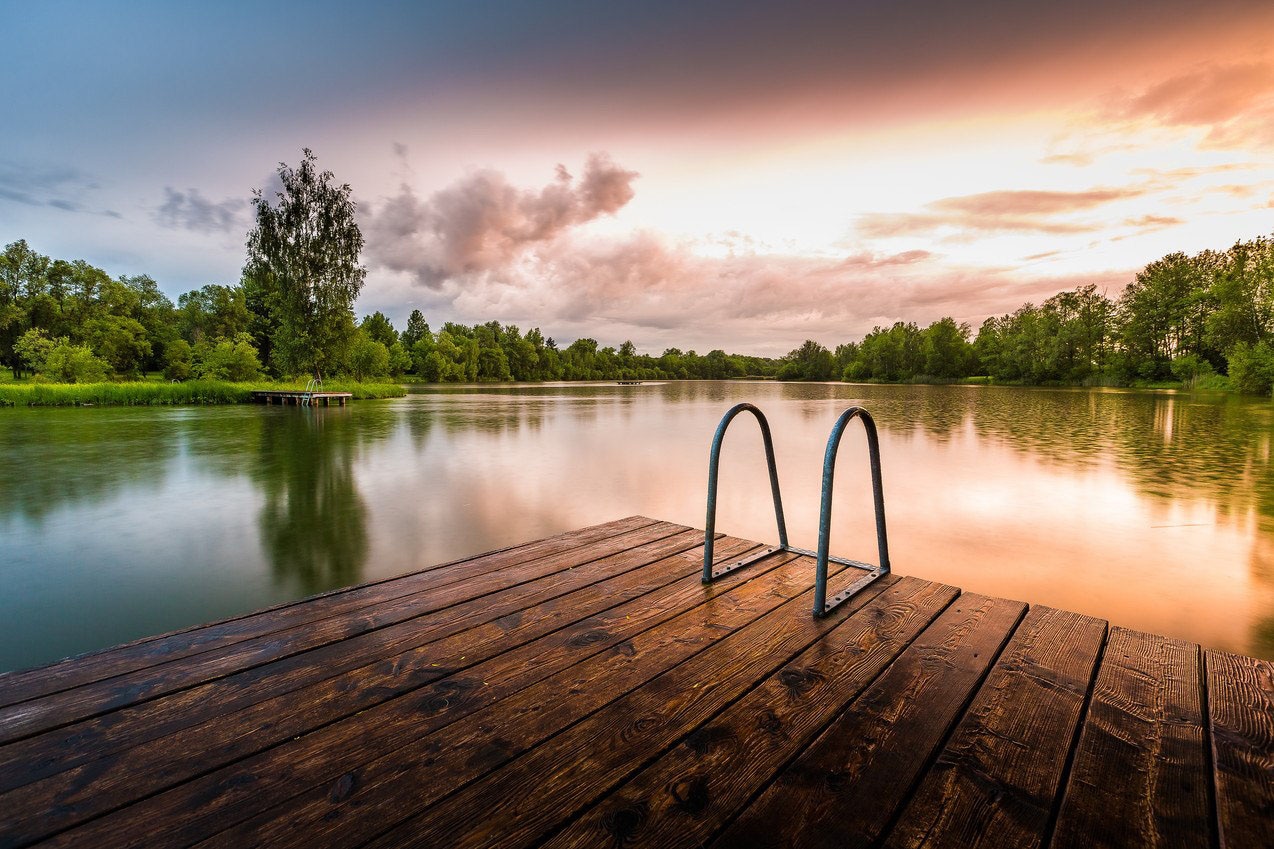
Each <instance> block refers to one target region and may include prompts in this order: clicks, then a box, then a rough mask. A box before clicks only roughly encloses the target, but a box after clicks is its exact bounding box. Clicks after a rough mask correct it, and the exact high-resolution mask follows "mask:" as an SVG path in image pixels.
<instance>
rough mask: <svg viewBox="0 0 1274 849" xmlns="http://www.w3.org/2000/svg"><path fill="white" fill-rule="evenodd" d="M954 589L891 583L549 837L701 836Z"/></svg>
mask: <svg viewBox="0 0 1274 849" xmlns="http://www.w3.org/2000/svg"><path fill="white" fill-rule="evenodd" d="M956 595H957V591H956V590H955V589H954V588H953V587H947V586H943V585H942V584H931V583H926V582H922V581H916V580H914V579H906V580H902V581H899V582H898V583H897V584H894V585H893V586H892V587H890V588H889V589H888V590H886V591H885V592H883V593H881V594H880V595H879V596H878V597H877V598H876V600H875V601H874V602H873V603H872V604H871V605H870V607H868V608H866V609H864V610H863V611H862V612H861V614H860V615H859V616H854V617H850V618H849V619H846V620H845V621H844V622H843V623H841V625H840V626H839V627H838V628H835V629H834V630H832V631H831V632H830V633H828V634H826V635H825V636H823V637H822V639H820V640H819V641H818V642H817V643H815V644H814V645H813V646H811V647H810V648H808V649H806V650H805V651H804V652H802V653H801V654H800V655H799V656H797V657H796V658H795V659H793V660H792V661H790V662H789V663H787V664H786V665H784V666H783V668H782V669H780V670H778V671H777V672H775V673H773V674H772V675H770V676H769V677H768V678H766V679H765V680H764V681H762V682H761V683H760V684H759V685H758V686H757V687H756V688H755V689H753V690H752V691H751V692H749V693H748V694H747V695H745V696H744V697H743V698H741V699H739V700H738V701H737V702H735V703H734V704H732V705H731V706H730V707H728V708H727V709H726V710H724V711H723V712H722V713H721V714H719V715H718V716H717V717H715V718H714V719H713V720H712V721H711V722H709V723H707V724H706V725H703V726H700V727H699V728H698V729H696V730H694V731H693V732H691V733H690V735H689V736H687V737H686V738H684V739H683V740H682V741H681V742H680V744H679V745H677V746H675V747H673V748H672V749H671V750H670V751H668V752H667V753H666V754H665V755H664V756H663V757H661V758H660V759H659V760H658V761H656V762H655V763H653V764H652V765H651V766H649V767H647V768H645V769H643V770H642V771H641V772H639V773H637V774H636V775H635V776H633V777H632V778H631V779H629V780H628V781H627V782H626V783H625V784H623V785H622V786H621V787H619V788H618V789H617V790H615V791H614V792H613V793H611V794H610V795H609V796H608V797H607V798H606V799H604V800H603V801H602V802H601V803H599V804H596V805H594V806H593V807H592V808H590V809H589V810H588V811H587V812H586V813H584V814H583V815H582V816H581V817H579V818H578V819H576V820H574V821H573V822H572V823H571V824H570V825H569V826H568V827H567V828H566V829H565V830H564V831H562V832H560V833H558V834H557V835H556V836H555V837H554V838H553V839H551V840H549V841H548V842H547V843H546V844H544V845H545V846H547V847H554V849H566V847H578V848H579V849H583V847H593V846H601V845H614V844H619V845H623V846H624V847H640V846H650V847H657V848H658V849H663V847H682V846H684V847H692V846H701V845H703V843H704V842H705V841H706V840H707V839H708V838H709V837H711V836H712V835H713V834H714V833H715V832H717V831H718V830H719V829H720V828H721V827H722V826H723V825H725V824H726V823H727V822H728V821H729V819H730V818H731V817H733V816H734V814H735V813H736V812H737V811H738V810H739V809H740V808H742V807H743V806H744V805H745V804H747V801H748V800H749V799H750V798H751V797H752V796H753V795H755V794H756V793H757V792H758V791H759V790H761V789H762V788H763V787H764V786H765V785H766V784H768V783H769V781H770V780H771V778H772V777H773V776H774V774H775V773H776V772H777V771H778V770H779V769H780V768H781V767H782V766H783V764H784V763H786V762H787V761H788V760H790V759H791V758H792V757H794V756H795V755H796V754H797V753H799V752H800V751H801V749H803V748H804V747H805V745H806V744H807V743H808V742H809V740H810V739H811V738H812V737H813V736H814V735H815V734H816V733H817V732H818V731H819V729H820V728H822V727H823V725H824V724H826V723H827V722H828V721H830V720H831V718H832V717H833V716H835V715H836V714H837V713H838V712H839V711H840V710H841V709H842V708H844V706H845V705H846V704H847V703H848V702H850V701H852V700H853V699H854V698H855V697H856V696H858V694H859V693H860V692H862V690H863V689H864V688H865V687H866V686H867V685H868V684H870V683H871V682H872V680H873V679H874V678H875V677H876V676H877V675H878V674H879V673H880V672H881V670H883V669H884V668H885V667H886V666H888V665H889V663H890V661H892V660H893V659H894V658H895V657H896V656H897V655H898V654H899V653H900V652H901V651H902V650H903V649H904V648H905V647H906V646H907V644H908V643H910V642H911V641H912V640H913V639H914V638H915V637H916V635H917V634H919V633H920V632H921V631H923V630H924V628H925V627H926V626H927V625H928V624H929V623H930V622H932V621H933V619H934V618H935V617H937V616H938V614H939V613H941V612H942V610H943V609H944V608H946V606H947V605H948V604H950V603H951V602H952V601H953V600H954V599H955V597H956ZM783 819H784V822H785V824H786V825H787V827H788V828H789V829H790V827H791V825H792V822H793V819H791V818H790V817H786V816H785V817H784V818H783ZM795 821H796V822H802V820H800V819H797V820H795Z"/></svg>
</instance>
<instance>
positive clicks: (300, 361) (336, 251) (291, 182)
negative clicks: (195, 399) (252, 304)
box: [244, 148, 367, 378]
mask: <svg viewBox="0 0 1274 849" xmlns="http://www.w3.org/2000/svg"><path fill="white" fill-rule="evenodd" d="M315 162H316V160H315V157H314V154H313V153H312V152H310V150H309V149H308V148H306V149H305V151H304V155H303V157H302V159H301V164H300V166H299V167H297V168H296V169H292V168H290V167H288V166H287V164H285V163H279V169H278V175H279V180H280V182H281V183H282V187H283V188H282V190H281V191H280V192H278V195H277V201H278V203H277V205H271V204H270V202H269V201H268V200H266V198H265V197H263V196H262V194H261V192H260V191H257V192H255V196H254V197H253V200H252V203H253V206H254V207H255V208H256V227H254V228H253V230H252V231H251V232H250V233H249V234H248V262H247V266H246V268H245V269H244V271H245V274H246V275H248V276H250V277H253V278H254V279H255V280H257V282H258V283H261V284H266V285H270V286H272V287H273V288H274V292H275V294H276V301H275V310H276V311H277V314H278V320H279V327H278V330H277V331H276V334H275V338H274V340H273V343H274V348H275V357H276V359H278V361H279V362H280V364H281V365H282V366H283V368H284V369H285V370H287V371H308V372H312V373H313V374H314V376H315V377H318V378H321V377H322V376H323V371H324V369H327V368H330V367H331V366H332V365H334V364H335V363H338V362H339V361H340V359H341V355H342V353H343V352H344V349H345V347H346V345H348V343H349V341H350V340H351V338H352V337H353V333H354V310H353V305H354V300H355V299H356V298H357V297H358V293H359V291H360V290H361V289H362V287H363V279H364V278H365V277H366V274H367V270H366V269H365V268H363V267H362V266H361V265H359V264H358V255H359V252H360V251H362V248H363V235H362V233H361V232H360V231H359V229H358V224H357V223H356V222H355V220H354V202H353V201H352V200H351V199H350V192H351V190H350V187H349V184H343V185H340V186H337V185H335V184H334V183H333V179H334V178H333V175H332V172H330V171H323V172H321V173H320V172H319V171H318V169H317V168H316V166H315Z"/></svg>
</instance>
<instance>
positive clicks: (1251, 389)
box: [1230, 342, 1274, 395]
mask: <svg viewBox="0 0 1274 849" xmlns="http://www.w3.org/2000/svg"><path fill="white" fill-rule="evenodd" d="M1230 385H1231V386H1233V387H1234V388H1235V389H1237V390H1238V391H1240V392H1243V393H1245V394H1248V395H1269V394H1270V392H1271V389H1274V346H1272V345H1270V344H1269V343H1268V342H1257V343H1256V344H1255V345H1249V344H1248V343H1246V342H1237V343H1235V345H1234V347H1233V348H1231V349H1230Z"/></svg>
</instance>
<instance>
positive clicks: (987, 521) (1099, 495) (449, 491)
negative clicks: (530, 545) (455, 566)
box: [0, 382, 1274, 669]
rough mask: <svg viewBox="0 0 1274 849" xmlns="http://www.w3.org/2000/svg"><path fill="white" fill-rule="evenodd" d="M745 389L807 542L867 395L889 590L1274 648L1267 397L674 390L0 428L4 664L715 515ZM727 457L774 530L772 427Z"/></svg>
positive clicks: (844, 547) (848, 488)
mask: <svg viewBox="0 0 1274 849" xmlns="http://www.w3.org/2000/svg"><path fill="white" fill-rule="evenodd" d="M745 400H746V401H752V402H754V403H757V404H758V405H759V406H761V408H762V409H763V410H764V411H765V412H766V414H767V416H768V417H769V419H770V423H771V425H772V427H773V429H774V436H775V448H776V452H777V456H778V464H779V473H780V480H781V481H782V484H783V493H784V500H785V505H786V507H787V514H788V527H789V531H790V533H791V535H792V539H793V542H794V543H795V544H797V545H802V546H805V547H813V544H814V541H815V538H816V534H817V512H818V510H817V502H818V493H819V483H820V473H821V463H822V454H823V446H824V444H825V442H826V438H827V433H828V430H829V429H830V427H831V424H832V422H833V421H834V420H835V417H836V415H837V414H838V413H839V412H840V411H841V410H842V409H844V408H845V407H846V406H849V405H851V404H862V405H864V406H866V407H867V408H868V409H869V410H871V411H872V414H873V416H874V417H875V419H876V421H877V423H878V425H879V427H880V431H881V439H882V453H883V459H884V476H885V494H886V503H887V508H888V514H889V525H890V532H891V537H890V544H891V551H892V553H893V556H894V564H895V568H896V569H897V570H898V571H900V572H903V573H906V574H915V575H918V576H921V577H925V578H929V579H933V580H941V581H946V582H948V583H952V584H956V585H958V586H962V587H965V588H966V589H968V590H971V591H977V592H985V593H990V594H996V595H1003V596H1009V597H1015V598H1022V599H1026V600H1029V601H1033V602H1040V603H1047V604H1053V605H1056V606H1061V607H1067V608H1070V609H1075V610H1081V611H1084V612H1088V613H1092V614H1094V615H1098V616H1102V617H1104V618H1108V619H1110V620H1111V621H1112V622H1115V623H1117V624H1123V625H1127V626H1130V627H1135V628H1140V629H1143V630H1149V631H1154V632H1158V633H1166V634H1170V635H1173V636H1177V637H1182V638H1185V639H1191V640H1194V641H1197V642H1201V643H1203V644H1205V645H1209V646H1213V647H1218V648H1224V649H1228V650H1233V651H1240V652H1244V653H1249V654H1256V655H1258V656H1264V657H1274V475H1271V450H1270V448H1271V446H1270V443H1271V434H1272V433H1274V405H1271V404H1270V403H1269V402H1262V401H1254V400H1251V399H1243V398H1235V397H1230V396H1216V395H1205V394H1189V393H1172V392H1126V391H1106V390H1091V391H1088V390H1039V389H1013V388H1000V387H961V386H951V387H924V386H901V387H900V386H856V385H846V384H777V383H772V382H756V383H707V382H703V383H697V382H685V383H681V382H667V383H647V384H643V385H640V386H622V387H621V386H616V385H614V384H597V385H580V384H570V385H553V384H546V385H535V386H486V387H479V386H462V387H441V388H439V387H428V388H416V389H414V390H413V392H412V394H410V395H409V396H408V397H407V398H404V399H400V400H396V401H390V402H366V403H358V404H354V405H351V406H350V407H347V408H344V409H341V408H333V409H316V410H298V409H295V408H261V407H243V408H227V407H213V408H186V409H177V410H165V409H138V408H134V409H118V410H117V409H97V410H0V551H3V552H4V556H3V557H0V586H3V590H4V591H3V592H0V669H4V668H14V667H17V666H24V665H30V664H33V663H39V662H45V661H48V660H51V659H53V658H55V657H58V656H61V655H64V654H68V653H72V652H78V651H84V650H88V649H92V648H97V647H101V646H104V645H109V644H113V643H116V642H120V641H123V640H126V639H130V638H134V637H138V636H142V635H145V634H148V633H156V632H159V631H164V630H170V629H172V628H178V627H183V626H187V625H190V624H195V623H198V622H204V621H209V620H213V619H218V618H223V617H225V616H230V615H234V614H237V613H242V612H245V611H249V610H253V609H257V608H260V607H263V606H266V605H268V604H273V603H277V602H280V601H284V600H287V599H291V598H297V597H301V596H304V595H307V594H311V593H314V592H319V591H322V590H327V589H331V588H335V587H339V586H344V585H348V584H351V583H356V582H359V581H364V580H373V579H378V578H383V577H388V576H390V575H394V574H399V573H402V572H405V571H408V570H411V569H417V568H421V567H424V566H427V565H430V564H432V563H437V562H441V561H445V560H449V559H454V558H458V557H463V556H466V555H469V554H473V553H476V552H479V551H484V550H490V549H493V548H498V547H502V546H506V545H511V544H516V543H518V542H522V541H525V540H528V539H533V538H537V537H540V536H544V535H547V534H552V533H557V532H560V531H563V530H568V529H571V528H575V527H580V526H583V525H586V524H592V523H595V522H602V521H608V520H610V519H614V518H618V517H620V516H625V515H631V514H634V513H641V514H645V515H648V516H653V517H657V518H663V519H670V520H673V521H678V522H682V523H685V524H689V525H694V526H702V523H703V509H704V503H703V499H704V485H705V480H706V465H707V449H708V443H709V441H710V439H711V435H712V432H713V430H714V428H715V427H716V423H717V420H718V419H719V418H720V416H721V414H722V413H723V412H724V411H725V409H726V408H728V407H729V406H730V405H731V404H734V403H736V402H738V401H745ZM840 453H841V457H842V460H841V470H840V471H838V474H837V487H838V489H837V496H836V499H835V510H836V513H835V522H836V525H835V527H834V533H833V537H832V539H833V549H834V551H835V553H837V554H841V555H845V556H851V557H858V558H860V559H864V560H870V559H873V558H874V556H875V551H874V548H875V539H874V531H873V527H872V519H871V503H870V492H869V488H868V487H867V486H866V475H865V472H864V471H863V468H864V467H865V447H864V445H863V440H862V438H861V433H860V432H859V431H858V430H857V429H856V428H851V429H850V431H848V432H847V434H846V437H845V441H844V443H843V446H842V450H841V452H840ZM722 459H723V464H722V477H721V487H722V488H721V493H720V499H721V500H720V509H719V513H718V529H719V530H723V531H725V532H727V533H732V534H735V535H739V536H746V537H749V538H752V539H760V540H769V539H771V538H772V537H773V535H774V518H773V515H772V512H771V510H770V503H769V496H768V483H767V481H766V477H765V465H764V460H763V455H762V452H761V446H760V439H759V435H758V433H757V431H756V428H755V426H751V427H749V426H748V425H747V424H745V425H741V426H739V427H736V428H732V429H731V431H730V435H729V437H728V439H727V441H726V446H725V452H724V454H723V458H722ZM157 598H158V599H161V600H162V603H160V604H156V603H155V599H157Z"/></svg>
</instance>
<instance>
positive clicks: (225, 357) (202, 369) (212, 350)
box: [193, 333, 261, 381]
mask: <svg viewBox="0 0 1274 849" xmlns="http://www.w3.org/2000/svg"><path fill="white" fill-rule="evenodd" d="M193 359H194V366H193V370H194V373H195V375H196V376H197V377H201V378H203V379H205V380H231V381H245V380H255V379H256V378H258V377H260V376H261V360H260V359H259V357H258V356H257V349H256V347H255V346H254V345H253V344H252V337H251V336H250V335H248V334H247V333H240V334H238V335H237V336H235V337H234V339H218V340H216V341H215V342H213V343H209V342H200V343H199V344H198V345H196V346H195V348H194V356H193Z"/></svg>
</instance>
